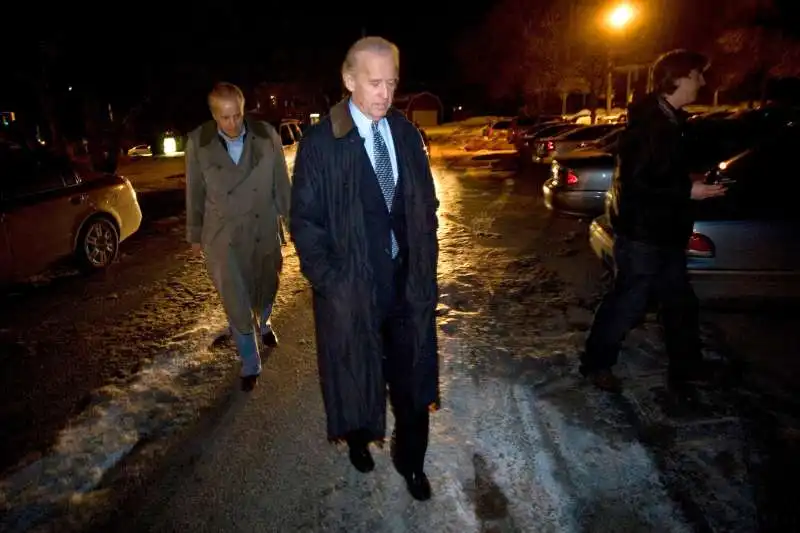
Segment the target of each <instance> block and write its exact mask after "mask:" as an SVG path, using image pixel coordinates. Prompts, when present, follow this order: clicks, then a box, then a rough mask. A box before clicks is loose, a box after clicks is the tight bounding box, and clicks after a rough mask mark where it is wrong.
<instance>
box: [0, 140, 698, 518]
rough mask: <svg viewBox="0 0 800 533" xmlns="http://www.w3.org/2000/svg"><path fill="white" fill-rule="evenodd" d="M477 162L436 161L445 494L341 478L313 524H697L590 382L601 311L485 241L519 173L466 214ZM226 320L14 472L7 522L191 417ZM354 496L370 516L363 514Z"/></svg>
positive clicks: (437, 443)
mask: <svg viewBox="0 0 800 533" xmlns="http://www.w3.org/2000/svg"><path fill="white" fill-rule="evenodd" d="M440 147H441V146H436V147H435V148H436V150H435V151H434V156H435V157H437V154H438V153H439V152H437V150H439V148H440ZM487 153H488V152H487ZM502 155H503V154H496V153H495V154H493V155H492V156H491V157H488V158H486V160H482V159H480V158H478V159H477V161H475V160H472V166H473V167H475V168H477V170H470V171H469V172H471V174H469V177H470V178H480V177H489V176H497V169H496V162H497V161H498V160H499V159H500V158H501V156H502ZM506 155H508V154H506ZM473 157H475V154H470V155H469V158H473ZM469 166H470V163H469V162H468V161H467V159H462V160H455V161H453V162H452V166H451V168H450V169H448V170H441V169H438V170H437V171H436V178H437V194H438V196H439V198H440V200H441V202H442V204H441V211H440V230H439V231H440V237H441V244H442V254H441V262H440V265H441V266H440V272H442V280H441V305H440V312H439V315H440V316H439V325H440V330H441V353H442V364H443V366H442V390H443V397H444V406H443V410H442V411H441V412H440V413H439V414H437V415H436V416H435V417H434V418H433V421H432V438H431V448H430V454H429V459H428V465H429V475H430V477H431V479H432V480H433V482H434V484H435V490H436V497H435V499H434V501H433V502H431V503H430V505H425V506H420V505H409V500H408V498H407V497H406V496H407V495H405V492H404V489H403V487H402V480H401V479H400V478H399V477H398V476H396V475H392V474H391V472H390V471H389V472H387V473H386V474H385V475H375V476H372V477H370V478H369V479H368V480H366V481H364V480H361V481H359V482H353V483H349V482H347V481H344V482H340V483H339V484H338V485H337V487H336V488H335V490H334V489H331V490H329V491H327V492H326V493H324V494H323V496H322V499H321V501H320V502H319V503H318V506H319V507H317V508H316V509H315V510H314V511H313V513H314V514H315V520H314V522H315V525H314V527H313V530H315V531H318V530H335V529H337V528H338V527H339V526H346V529H345V530H347V531H386V532H394V531H397V532H401V531H402V532H415V531H420V532H421V531H459V532H463V533H467V532H472V531H476V532H478V531H480V532H488V531H509V532H510V531H536V532H549V531H552V532H554V533H555V532H558V533H561V532H565V533H570V532H573V531H574V532H582V531H603V532H615V531H620V532H626V533H636V532H639V531H641V532H645V531H646V532H683V531H689V530H690V529H689V528H688V526H687V525H686V523H685V520H684V518H683V516H682V515H681V512H680V511H679V510H678V509H677V508H676V505H675V504H674V503H673V500H672V499H671V498H670V497H669V495H668V491H667V488H666V487H665V485H664V481H663V479H662V475H661V473H660V470H659V467H658V465H657V464H656V461H655V460H654V458H653V456H652V455H651V452H650V451H648V450H647V449H645V448H644V447H643V446H642V445H641V444H640V443H639V441H638V439H637V438H636V435H635V432H634V431H633V429H632V428H631V424H630V422H629V420H627V419H625V417H624V416H622V415H621V414H620V413H619V409H616V408H614V406H613V405H611V404H610V403H609V402H610V401H611V400H609V398H608V397H607V396H606V395H603V394H601V393H597V392H594V391H592V390H589V389H587V388H585V387H582V386H581V384H580V383H579V381H578V378H577V377H576V376H575V373H574V369H573V368H572V367H573V365H572V364H571V361H570V358H571V357H572V355H573V354H574V353H576V351H577V348H578V346H579V344H580V342H581V339H582V337H581V333H580V331H579V328H576V327H575V323H576V318H575V317H576V315H581V313H582V314H583V315H586V314H587V313H589V311H587V309H586V308H585V304H583V306H582V305H581V304H580V303H579V302H578V301H577V300H578V299H577V297H576V295H575V294H573V293H572V292H571V291H570V289H569V287H567V286H565V285H564V283H563V281H562V280H559V277H558V276H557V275H556V274H555V273H554V272H553V271H552V269H551V268H549V267H548V266H547V265H545V264H544V263H542V261H541V259H540V258H539V257H537V256H536V255H531V254H527V255H522V256H520V255H519V254H518V253H517V251H513V250H508V249H505V248H502V247H501V248H498V247H494V246H492V245H491V244H485V245H481V244H478V243H477V242H476V239H475V237H476V236H477V237H480V238H489V239H491V238H492V232H496V231H501V230H499V229H498V228H497V226H496V221H498V220H499V219H501V218H502V215H503V213H504V210H505V209H506V207H507V205H508V203H509V201H510V199H511V195H512V193H513V190H512V189H513V187H512V185H513V182H512V181H511V180H510V179H506V180H505V181H504V186H503V187H502V188H501V191H500V193H499V194H497V195H496V197H495V198H493V199H491V200H490V201H488V202H486V205H485V208H484V209H483V211H482V212H481V213H479V214H477V215H475V216H471V217H469V218H467V217H464V216H462V215H461V213H460V211H461V207H460V204H461V203H462V202H463V199H462V198H460V197H459V196H458V195H459V185H458V181H459V180H460V179H462V178H463V177H464V176H465V172H467V168H468V167H469ZM287 270H290V271H291V272H292V274H291V275H292V276H298V275H299V274H298V273H297V272H296V268H294V269H287ZM288 285H291V283H289V284H288ZM286 297H288V296H286V295H285V294H284V295H281V296H280V298H286ZM278 308H279V309H280V308H281V306H279V307H278ZM587 320H588V318H587V317H586V316H583V317H582V318H581V317H579V319H578V320H577V322H582V323H584V324H585V322H586V321H587ZM224 325H225V320H224V316H223V314H222V311H221V309H220V308H219V306H218V305H215V306H211V307H209V308H208V309H207V311H206V312H204V313H202V315H201V317H200V318H199V319H198V321H197V322H196V324H194V325H193V326H192V327H190V328H187V329H186V330H185V331H183V332H182V333H179V334H177V335H175V336H174V337H173V338H172V339H170V342H168V343H167V344H166V352H167V353H166V354H165V356H164V357H159V358H156V359H154V361H153V363H152V364H151V365H150V366H147V367H145V368H143V369H142V370H141V371H140V373H139V374H138V375H137V376H136V378H135V379H134V380H133V381H132V382H131V383H130V384H129V385H128V386H127V387H125V388H117V387H108V388H106V389H104V390H101V391H98V394H97V395H96V400H95V402H94V403H93V405H91V406H90V408H89V409H87V410H86V411H84V412H83V413H82V414H81V415H80V416H78V417H77V418H76V419H75V420H73V421H72V423H71V424H70V425H69V426H68V427H67V428H65V429H64V430H63V431H62V433H61V435H60V438H59V439H58V443H57V444H56V446H55V447H54V449H53V451H52V453H51V454H49V455H48V456H46V457H44V458H42V459H41V460H39V461H37V462H36V463H34V464H32V465H30V466H28V467H27V468H25V469H24V470H22V471H19V472H17V473H16V474H15V475H13V476H12V477H10V478H8V479H6V480H3V482H2V484H0V508H2V507H7V508H9V509H13V510H14V514H13V515H12V516H11V519H10V520H9V521H7V522H6V525H7V530H8V531H24V526H25V525H26V524H28V523H30V522H32V521H34V520H35V519H36V517H37V516H39V515H40V514H41V513H42V512H44V511H46V510H47V508H48V506H50V505H53V504H55V503H56V502H58V501H63V500H64V499H70V498H73V499H74V498H80V496H81V495H82V494H85V493H87V492H88V491H90V490H91V489H92V488H94V487H95V486H96V485H97V483H98V482H99V481H100V479H101V477H102V475H103V474H104V473H105V472H106V471H107V470H108V469H109V468H110V467H111V466H113V465H114V464H115V463H117V462H118V461H119V460H120V459H121V458H122V457H124V456H125V455H126V454H127V453H128V452H129V451H130V450H131V449H132V448H133V447H134V446H136V444H137V443H139V442H140V441H141V440H142V439H147V438H149V437H154V436H157V435H158V434H160V433H161V432H163V431H165V430H166V431H170V430H174V429H177V428H180V427H181V425H182V422H185V423H188V422H190V421H191V416H192V415H191V413H192V405H193V403H192V402H202V401H204V400H206V398H204V394H210V393H212V391H213V389H212V387H210V384H212V383H216V382H219V381H222V379H221V376H223V375H226V373H227V372H229V371H230V369H231V368H232V367H233V366H234V365H235V359H234V357H233V356H232V353H227V355H226V356H225V357H223V358H221V359H220V356H219V353H215V352H214V351H213V350H210V349H209V348H208V347H209V346H210V345H211V344H212V342H213V340H214V339H215V338H217V337H218V335H219V333H220V332H221V331H222V330H223V328H224ZM209 372H210V373H211V374H209ZM187 383H188V384H189V385H190V386H187ZM205 384H209V386H208V387H204V385H205ZM176 417H178V418H179V419H178V420H175V418H176ZM180 418H183V420H181V419H180ZM165 428H166V429H165ZM387 470H388V469H387ZM359 479H361V478H359ZM396 495H403V496H402V497H400V498H397V496H396ZM353 502H359V505H361V506H362V508H363V509H367V510H370V511H368V512H358V511H356V512H354V509H353V505H354V503H353ZM309 512H312V511H309ZM326 528H327V529H326Z"/></svg>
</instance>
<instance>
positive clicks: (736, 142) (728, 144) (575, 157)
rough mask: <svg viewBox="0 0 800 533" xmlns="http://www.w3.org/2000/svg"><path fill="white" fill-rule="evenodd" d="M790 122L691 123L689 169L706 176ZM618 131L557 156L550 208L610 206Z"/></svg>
mask: <svg viewBox="0 0 800 533" xmlns="http://www.w3.org/2000/svg"><path fill="white" fill-rule="evenodd" d="M786 124H787V123H786V122H773V121H772V119H769V121H766V122H765V121H759V120H757V119H756V118H755V117H751V120H747V121H744V120H739V121H733V120H728V119H724V120H718V119H713V120H712V119H708V120H694V121H691V122H690V123H689V124H688V125H687V130H686V136H685V138H686V146H687V152H688V159H689V165H690V170H691V171H692V172H693V173H696V174H703V173H705V172H707V171H708V170H709V169H713V168H714V167H716V166H717V165H718V164H719V163H720V162H723V161H725V160H727V159H728V158H730V157H732V156H734V155H736V154H738V153H741V152H743V151H745V150H747V149H748V148H750V147H752V146H755V145H757V144H759V143H762V142H768V140H769V139H770V138H772V137H774V136H775V135H776V134H777V133H776V132H780V131H782V130H783V129H785V128H786V127H787V126H786ZM622 131H624V130H615V131H613V132H612V133H610V134H609V135H607V136H605V137H603V138H602V139H600V140H598V144H597V147H596V148H588V147H587V148H586V149H581V150H577V151H573V152H572V153H569V154H565V155H563V156H558V157H556V158H554V159H553V162H552V163H551V169H550V171H551V176H550V178H548V179H547V181H545V183H544V185H543V186H542V193H543V196H544V203H545V206H547V208H548V209H551V210H552V211H556V212H560V213H563V214H569V215H574V216H584V217H595V216H598V215H600V214H601V213H603V211H604V209H605V193H606V191H608V189H609V187H610V185H611V179H612V177H613V174H614V165H615V157H614V156H615V154H616V151H617V142H618V140H619V135H621V133H622Z"/></svg>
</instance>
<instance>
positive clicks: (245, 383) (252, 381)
mask: <svg viewBox="0 0 800 533" xmlns="http://www.w3.org/2000/svg"><path fill="white" fill-rule="evenodd" d="M256 383H258V374H255V375H253V376H242V391H243V392H250V391H252V390H253V389H255V388H256Z"/></svg>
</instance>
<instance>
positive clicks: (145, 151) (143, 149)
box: [128, 144, 153, 158]
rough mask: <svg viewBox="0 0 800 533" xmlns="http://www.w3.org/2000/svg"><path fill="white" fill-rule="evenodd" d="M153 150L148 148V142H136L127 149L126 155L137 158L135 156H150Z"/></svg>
mask: <svg viewBox="0 0 800 533" xmlns="http://www.w3.org/2000/svg"><path fill="white" fill-rule="evenodd" d="M152 156H153V151H152V150H151V149H150V145H149V144H138V145H136V146H134V147H133V148H131V149H130V150H128V157H130V158H137V157H152Z"/></svg>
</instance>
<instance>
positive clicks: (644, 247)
mask: <svg viewBox="0 0 800 533" xmlns="http://www.w3.org/2000/svg"><path fill="white" fill-rule="evenodd" d="M614 260H615V263H616V267H617V270H616V276H615V278H614V286H613V287H612V288H611V290H610V291H609V292H608V294H606V296H605V298H604V299H603V302H602V303H601V304H600V307H599V308H598V309H597V312H596V314H595V317H594V323H593V324H592V329H591V331H590V333H589V338H588V339H587V341H586V350H585V352H584V354H583V356H582V357H581V367H582V368H581V370H582V371H583V372H584V373H592V372H597V371H601V370H607V369H610V368H611V367H612V366H613V365H614V364H616V362H617V355H618V353H619V350H620V347H621V345H622V341H623V340H624V338H625V336H626V335H627V334H628V332H629V331H630V330H631V329H633V328H634V327H635V326H636V325H637V324H638V323H639V322H641V320H642V319H643V318H644V315H645V313H646V312H647V307H648V304H649V303H650V301H651V300H652V299H653V297H655V300H656V301H657V303H658V304H659V306H660V309H659V311H660V313H659V316H660V320H661V324H662V326H663V330H664V341H665V344H666V349H667V355H668V356H669V371H670V377H671V378H675V379H681V378H682V377H684V376H685V375H686V374H687V373H689V372H690V371H691V369H692V366H693V365H694V364H695V363H696V362H697V361H698V360H700V358H701V352H700V348H701V344H700V332H699V327H700V325H699V316H698V303H697V297H696V296H695V294H694V290H693V289H692V286H691V284H690V283H689V275H688V272H687V270H686V252H685V251H684V250H682V249H680V248H665V247H659V246H655V245H652V244H648V243H644V242H638V241H631V240H629V239H626V238H624V237H619V236H618V237H617V239H616V242H615V243H614Z"/></svg>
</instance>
